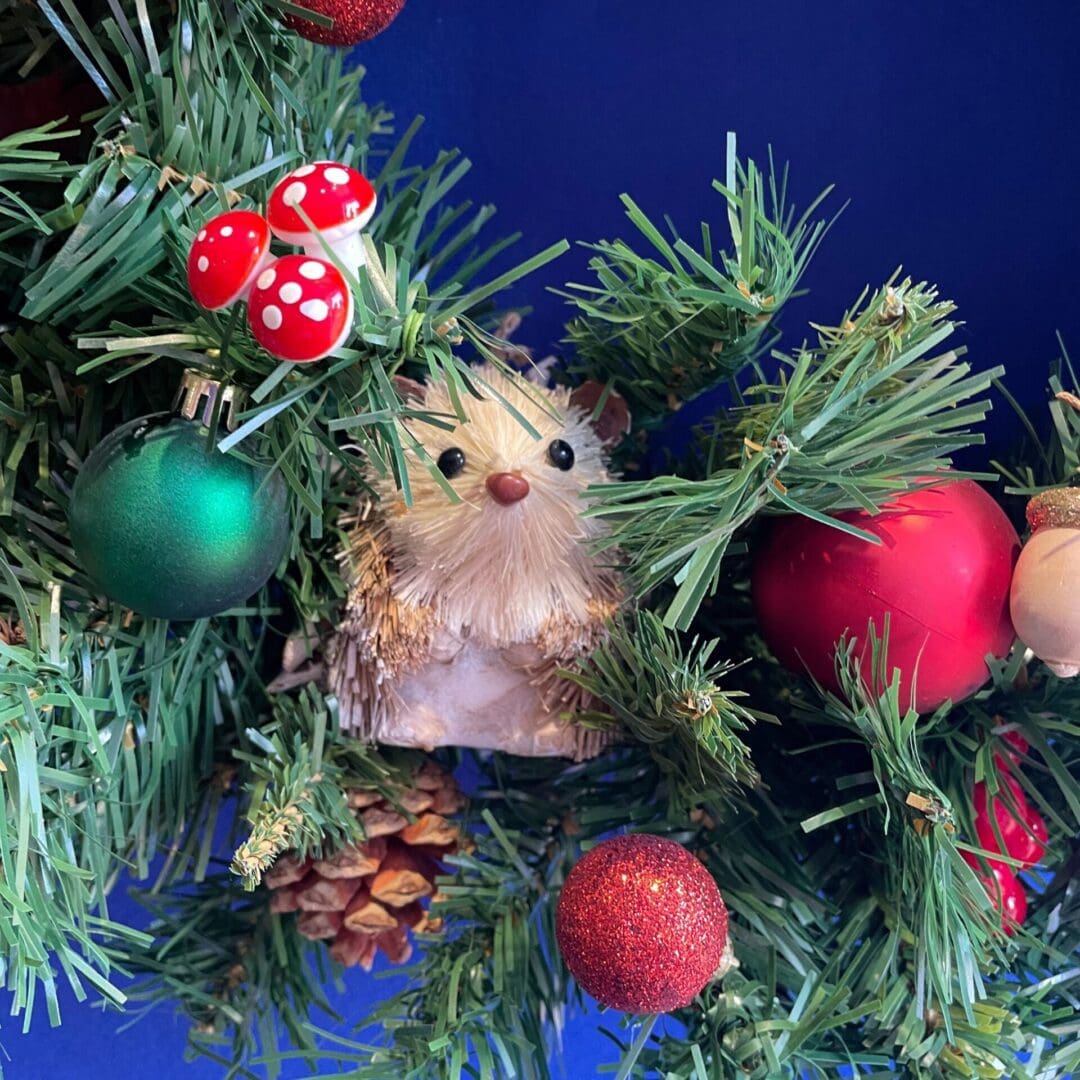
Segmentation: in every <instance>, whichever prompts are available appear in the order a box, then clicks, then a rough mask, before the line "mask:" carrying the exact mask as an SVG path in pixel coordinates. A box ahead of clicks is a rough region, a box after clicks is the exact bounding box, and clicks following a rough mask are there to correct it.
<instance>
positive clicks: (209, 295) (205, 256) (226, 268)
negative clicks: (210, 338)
mask: <svg viewBox="0 0 1080 1080" xmlns="http://www.w3.org/2000/svg"><path fill="white" fill-rule="evenodd" d="M271 259H273V256H272V255H271V254H270V226H269V225H268V224H267V222H266V220H265V219H264V218H263V217H262V215H261V214H256V213H255V211H254V210H230V211H229V212H228V213H225V214H219V215H218V216H217V217H216V218H212V219H211V220H210V221H208V222H207V223H206V225H205V226H203V228H202V229H200V230H199V234H198V235H197V236H196V237H195V241H194V243H192V245H191V251H190V252H189V253H188V263H187V278H188V287H189V288H190V289H191V295H192V296H194V297H195V301H196V303H198V304H200V305H201V306H202V307H204V308H207V309H208V310H210V311H217V310H218V309H219V308H227V307H229V306H230V305H232V304H235V303H236V302H237V300H243V299H244V298H245V297H246V296H247V294H248V291H249V290H250V289H251V285H252V283H253V282H254V281H255V279H256V278H257V277H258V276H259V274H260V273H261V272H262V270H263V269H264V267H265V266H266V264H267V263H268V262H269V261H270V260H271Z"/></svg>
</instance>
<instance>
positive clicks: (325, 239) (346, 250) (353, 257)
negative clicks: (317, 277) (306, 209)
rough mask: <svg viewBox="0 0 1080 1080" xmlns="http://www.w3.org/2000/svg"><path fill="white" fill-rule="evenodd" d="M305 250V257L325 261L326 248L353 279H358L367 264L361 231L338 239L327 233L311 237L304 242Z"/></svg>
mask: <svg viewBox="0 0 1080 1080" xmlns="http://www.w3.org/2000/svg"><path fill="white" fill-rule="evenodd" d="M324 244H325V245H326V246H325V247H324V246H323V245H324ZM303 248H304V254H305V255H311V256H312V257H313V258H316V259H325V258H326V248H329V249H330V250H331V251H332V252H333V253H334V254H335V255H336V256H337V257H338V260H339V261H340V263H341V265H342V266H344V267H345V269H346V270H348V271H349V273H350V274H351V275H352V276H353V277H356V275H357V272H358V271H359V269H360V267H361V266H363V265H364V264H365V263H366V262H367V255H366V253H365V251H364V241H363V239H362V238H361V233H360V230H359V229H357V230H356V231H355V232H350V233H347V234H346V235H345V236H338V237H336V238H335V237H333V236H332V234H331V233H325V232H324V233H320V234H317V235H314V236H311V237H310V238H309V239H307V240H305V241H304V244H303Z"/></svg>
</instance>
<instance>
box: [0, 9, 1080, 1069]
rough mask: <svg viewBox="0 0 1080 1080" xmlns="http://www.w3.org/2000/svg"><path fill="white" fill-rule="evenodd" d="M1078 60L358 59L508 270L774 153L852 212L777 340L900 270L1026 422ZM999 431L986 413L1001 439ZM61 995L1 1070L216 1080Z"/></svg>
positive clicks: (705, 36)
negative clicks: (1005, 379) (728, 151)
mask: <svg viewBox="0 0 1080 1080" xmlns="http://www.w3.org/2000/svg"><path fill="white" fill-rule="evenodd" d="M1078 54H1080V14H1078V13H1077V9H1076V6H1075V3H1071V2H1064V0H1039V2H1028V3H1015V2H1001V0H979V2H976V0H951V2H950V3H947V4H944V3H941V2H940V0H912V2H909V3H907V4H904V5H900V6H893V7H887V6H882V5H874V4H866V3H864V2H857V0H841V2H837V0H827V2H825V3H819V4H807V3H803V2H797V0H777V2H775V3H772V4H767V5H766V4H720V3H716V2H715V0H680V2H677V3H668V4H655V3H649V2H644V0H622V2H615V0H546V2H543V3H534V4H528V5H526V4H514V3H512V2H510V3H508V2H502V3H497V2H495V0H469V2H468V3H444V2H439V0H409V2H408V5H407V7H406V9H405V11H404V13H403V14H402V15H401V17H400V18H399V19H398V20H397V22H396V23H395V24H394V25H393V26H392V27H391V28H390V29H389V30H388V31H387V32H386V33H385V34H383V35H382V36H381V37H379V38H377V39H376V40H375V41H373V42H371V43H369V44H368V45H366V46H364V47H362V48H361V49H359V50H357V56H358V59H359V60H360V62H362V63H364V64H365V65H366V66H367V67H368V78H367V82H366V87H367V90H366V96H367V97H368V99H369V100H384V101H386V102H387V103H388V104H389V105H390V106H391V107H392V108H393V109H394V110H395V112H396V113H397V116H398V117H399V126H401V127H403V126H404V124H405V123H407V121H408V120H409V119H410V118H411V117H412V115H413V114H415V113H423V114H424V115H425V116H426V117H427V118H428V119H427V124H426V125H425V127H424V130H423V132H422V134H421V136H420V138H419V140H418V144H419V148H420V150H421V151H422V152H423V153H424V154H425V155H430V154H431V153H434V152H435V151H436V150H438V149H439V148H444V147H453V146H460V147H462V148H463V149H464V150H465V152H466V153H467V154H468V156H469V157H470V158H471V160H472V161H473V163H474V169H473V172H472V173H471V174H470V175H469V176H468V177H467V178H466V180H465V181H464V183H463V191H464V192H465V193H467V194H468V195H469V196H470V197H472V198H473V199H475V200H476V201H477V202H494V203H496V204H497V205H498V207H499V209H500V213H499V215H498V217H497V218H496V225H501V227H502V229H503V231H506V232H510V231H514V230H517V229H521V230H522V232H523V233H524V237H523V240H522V242H521V243H520V244H519V245H518V246H517V247H516V248H515V249H514V250H513V256H516V257H521V258H524V257H525V256H526V255H528V254H530V253H532V252H533V251H536V250H539V249H541V248H542V247H545V246H546V245H547V244H549V243H551V242H552V241H554V240H557V239H559V238H562V237H567V238H569V239H571V240H592V239H596V238H598V237H612V236H615V235H624V236H625V235H627V229H626V224H625V221H624V219H623V217H622V208H621V206H620V204H619V202H618V195H619V194H620V193H621V192H624V191H625V192H629V193H630V194H632V195H633V197H634V198H635V199H636V200H637V201H638V203H639V204H641V205H642V206H643V207H644V208H645V209H646V211H647V212H648V213H650V215H652V216H654V217H655V218H660V217H661V216H662V215H663V214H664V213H668V214H670V215H671V217H672V218H673V220H674V221H675V223H676V224H677V225H678V227H679V228H680V229H682V230H683V231H685V232H687V233H690V232H691V231H692V230H694V229H695V228H696V223H697V221H698V220H700V219H701V218H706V219H708V220H710V221H712V222H713V223H714V225H715V226H716V228H715V231H714V235H720V234H721V233H722V232H723V213H722V206H721V202H720V198H719V196H717V195H716V194H715V193H714V192H712V191H711V189H710V181H711V180H712V179H713V178H715V177H720V176H722V175H723V158H724V137H725V132H726V131H728V130H734V131H736V132H737V133H738V136H739V140H740V147H741V148H742V150H743V151H744V152H748V153H750V154H752V155H753V156H755V157H757V158H758V159H759V160H760V159H762V158H763V157H764V155H765V153H766V150H767V147H768V145H769V144H770V143H771V144H772V146H773V147H774V148H775V151H776V154H777V156H778V158H780V159H789V160H790V161H791V163H792V170H793V171H792V179H793V188H794V191H795V194H796V196H797V197H798V199H799V201H800V202H801V203H805V202H806V201H807V200H809V199H810V198H812V197H813V196H814V195H816V194H817V192H818V191H819V190H820V189H821V188H822V187H824V186H825V185H827V184H829V183H835V184H836V185H837V194H836V196H835V197H834V205H835V206H836V207H837V208H838V207H839V206H840V205H841V203H842V201H843V200H845V199H848V198H850V199H851V204H850V206H849V207H848V208H847V210H846V211H845V212H844V214H843V215H842V216H841V218H840V220H839V222H838V223H837V224H836V226H835V228H834V229H833V231H832V233H831V235H830V236H829V237H828V239H827V241H826V243H825V246H824V247H823V248H822V250H821V252H820V253H819V255H818V256H817V258H816V259H815V261H814V263H813V264H812V266H811V269H810V272H809V275H808V278H807V285H808V286H809V287H810V289H811V294H810V295H809V296H808V297H807V298H805V299H802V300H799V301H798V302H797V303H796V304H794V305H792V306H791V307H790V308H789V309H788V311H787V313H786V315H785V318H784V321H783V325H784V326H785V328H786V334H785V341H786V342H787V344H792V343H794V342H797V341H798V340H800V339H801V338H802V337H803V335H804V334H805V333H806V332H807V325H806V324H807V322H808V321H809V320H815V321H822V322H827V323H831V322H835V321H836V320H837V319H838V318H839V317H840V315H841V314H842V312H843V310H844V308H845V307H846V305H847V304H848V303H850V302H851V301H852V300H854V298H855V297H856V296H857V295H858V293H859V292H860V290H861V289H862V287H863V286H864V285H866V284H870V285H872V286H873V285H876V284H879V283H881V282H882V281H883V280H885V279H886V278H887V277H888V276H889V275H890V274H891V273H892V271H893V270H894V269H895V268H896V267H897V266H898V265H900V264H903V266H904V268H905V270H907V271H908V272H910V273H911V274H912V275H915V276H917V277H920V278H927V279H929V280H933V281H936V282H937V283H938V284H939V285H940V286H941V289H942V291H943V293H944V294H945V295H948V296H951V297H953V298H954V299H955V300H956V301H957V302H958V303H959V305H960V317H961V318H963V319H964V320H965V321H966V323H967V326H966V328H965V329H964V330H963V331H962V333H961V335H960V337H961V339H962V341H963V343H964V344H966V345H967V346H968V348H969V350H970V356H971V359H972V360H973V361H974V362H975V363H976V364H977V365H978V366H990V365H993V364H996V363H1005V364H1006V365H1007V366H1008V368H1009V373H1010V374H1009V384H1010V386H1011V388H1012V390H1013V391H1014V393H1016V394H1017V396H1018V397H1019V398H1020V400H1021V401H1022V402H1023V403H1025V405H1027V406H1030V407H1031V408H1033V409H1035V408H1037V407H1038V406H1039V405H1040V403H1041V402H1042V401H1043V400H1044V398H1045V392H1044V388H1043V386H1044V380H1045V374H1046V368H1047V363H1048V361H1050V360H1051V359H1052V358H1053V357H1054V355H1055V350H1056V344H1055V340H1054V332H1055V330H1061V332H1062V333H1063V335H1064V337H1065V339H1066V342H1067V343H1071V345H1072V346H1073V348H1074V351H1075V353H1076V354H1077V356H1078V357H1080V305H1078V304H1077V302H1076V295H1077V291H1078V286H1080V280H1078V275H1077V273H1076V265H1077V257H1078V255H1080V212H1078V209H1077V201H1078V200H1077V179H1076V178H1077V174H1078V171H1080V137H1078V135H1080V132H1078V126H1080V68H1078V65H1077V56H1078ZM585 259H586V255H585V253H583V252H582V251H581V250H580V249H579V250H575V251H574V252H572V253H571V254H569V255H567V256H566V257H565V258H563V259H562V260H560V261H559V262H557V263H555V264H554V265H552V266H550V267H548V268H546V269H545V270H544V271H543V272H542V273H541V274H539V275H537V276H536V278H534V279H533V280H532V281H531V283H530V284H529V285H528V287H521V288H519V289H517V290H516V291H515V292H514V294H513V295H512V296H511V297H510V298H509V300H510V302H512V303H517V304H524V303H529V304H531V305H532V306H533V307H534V308H535V314H534V315H533V316H531V317H530V318H529V319H528V320H527V321H526V323H525V325H524V327H523V329H522V332H521V333H520V335H519V336H520V338H521V340H522V341H523V342H527V343H529V344H532V345H534V346H536V347H537V348H538V349H540V350H547V349H549V348H551V347H553V346H554V345H555V344H556V343H557V341H558V339H559V338H560V336H561V333H562V329H561V328H562V322H563V319H564V317H565V315H564V312H565V309H564V308H563V306H562V303H561V301H560V300H559V299H558V298H556V297H554V296H552V295H551V294H549V293H547V292H546V291H545V288H546V287H547V286H557V285H561V284H562V283H564V282H565V281H568V280H574V281H581V280H583V278H584V266H585ZM511 261H512V257H510V256H508V257H507V258H506V259H505V260H504V264H506V265H508V264H509V263H510V262H511ZM1016 431H1017V428H1016V426H1015V424H1014V423H1013V422H1012V421H1011V420H1010V418H1009V416H1008V412H1007V408H1006V407H1005V406H1004V405H1003V404H1001V403H999V404H998V405H997V407H996V409H995V413H994V415H993V417H992V421H991V434H992V435H993V436H994V437H995V441H996V442H997V443H998V444H999V445H1003V444H1004V443H1005V442H1006V441H1007V440H1008V439H1009V438H1010V437H1011V436H1012V435H1014V434H1015V433H1016ZM116 910H117V911H118V912H124V911H129V910H130V908H129V907H128V906H126V903H125V901H123V900H119V901H118V903H117V907H116ZM387 986H388V984H387V983H384V982H373V981H372V980H371V979H370V978H369V977H364V976H356V977H352V978H350V979H349V980H348V982H347V990H346V992H345V993H344V994H343V995H335V1001H336V1003H337V1005H338V1007H339V1008H341V1009H342V1010H343V1011H344V1012H345V1013H346V1014H347V1015H349V1016H352V1017H355V1018H357V1019H362V1017H363V1016H364V1015H365V1014H366V1012H367V1010H368V1008H369V1006H370V1003H371V1001H373V1000H375V998H376V997H377V996H378V995H379V994H382V993H385V992H386V989H387ZM62 1005H63V1007H64V1017H65V1024H64V1026H63V1028H61V1029H60V1030H59V1031H51V1030H50V1029H49V1028H48V1025H47V1020H46V1017H45V1014H44V1009H40V1010H39V1015H38V1016H37V1017H36V1018H35V1022H34V1025H33V1028H32V1031H31V1033H30V1034H29V1035H26V1036H20V1035H19V1033H18V1024H17V1023H14V1022H12V1021H8V1022H7V1023H6V1024H4V1026H3V1029H2V1030H0V1040H2V1050H3V1053H5V1054H6V1055H7V1060H6V1061H5V1062H4V1065H5V1068H6V1069H7V1075H9V1076H11V1077H14V1078H19V1080H23V1078H38V1077H42V1078H44V1077H49V1078H62V1077H76V1076H78V1077H79V1078H80V1080H94V1078H97V1077H109V1078H113V1080H114V1078H116V1077H149V1076H153V1077H154V1078H155V1080H167V1078H172V1077H184V1078H187V1080H196V1078H201V1077H208V1078H209V1077H220V1076H221V1075H222V1071H223V1070H222V1069H221V1068H220V1067H218V1066H216V1065H212V1064H209V1063H206V1062H200V1063H197V1064H194V1065H184V1064H183V1063H182V1062H181V1051H182V1046H183V1041H184V1023H183V1021H182V1020H180V1019H178V1018H176V1017H174V1016H173V1015H172V1014H171V1013H170V1011H169V1010H168V1009H160V1010H158V1011H156V1012H155V1013H153V1014H151V1015H150V1016H149V1017H147V1018H145V1019H144V1020H142V1021H141V1022H140V1023H138V1024H136V1025H135V1026H133V1027H129V1028H127V1029H126V1030H124V1031H123V1032H119V1029H120V1027H121V1025H122V1023H123V1020H122V1019H119V1018H117V1017H116V1016H115V1015H110V1014H104V1015H103V1014H102V1013H101V1012H99V1011H97V1010H93V1009H91V1008H90V1007H88V1006H86V1005H78V1004H76V1003H74V1002H73V1001H72V999H71V998H70V996H67V997H65V998H64V999H63V1001H62ZM598 1023H599V1021H598V1018H597V1015H596V1014H595V1013H593V1014H592V1015H590V1016H588V1017H585V1018H583V1019H580V1020H575V1021H573V1022H572V1023H571V1026H570V1031H569V1034H568V1043H569V1045H570V1046H571V1047H572V1051H571V1053H570V1054H569V1055H568V1058H569V1062H570V1063H569V1064H568V1066H567V1075H568V1076H570V1077H571V1078H576V1077H586V1076H592V1075H594V1074H595V1070H596V1068H597V1066H598V1064H599V1063H601V1062H605V1061H611V1060H612V1059H613V1058H614V1057H615V1056H616V1055H615V1054H614V1052H613V1051H612V1050H611V1049H610V1043H608V1042H607V1040H605V1039H604V1038H603V1037H602V1036H601V1035H599V1034H598V1032H597V1027H598ZM303 1074H304V1070H303V1069H299V1068H298V1069H297V1070H295V1071H294V1072H293V1073H292V1074H291V1075H303ZM388 1080H392V1078H388Z"/></svg>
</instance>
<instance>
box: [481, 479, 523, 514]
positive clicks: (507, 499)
mask: <svg viewBox="0 0 1080 1080" xmlns="http://www.w3.org/2000/svg"><path fill="white" fill-rule="evenodd" d="M487 489H488V491H490V492H491V497H492V498H493V499H494V500H495V501H496V502H497V503H502V504H503V506H510V505H511V504H513V503H516V502H520V501H521V500H522V499H524V498H525V496H526V495H528V494H529V481H528V480H526V479H525V477H524V476H519V475H518V474H517V473H509V472H497V473H492V474H491V475H490V476H489V477H488V478H487Z"/></svg>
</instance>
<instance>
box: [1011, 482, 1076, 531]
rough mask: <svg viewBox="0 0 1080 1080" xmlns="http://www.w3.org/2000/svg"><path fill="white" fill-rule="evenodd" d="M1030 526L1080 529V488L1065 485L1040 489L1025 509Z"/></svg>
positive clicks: (1033, 527)
mask: <svg viewBox="0 0 1080 1080" xmlns="http://www.w3.org/2000/svg"><path fill="white" fill-rule="evenodd" d="M1025 514H1026V516H1027V523H1028V528H1029V529H1031V531H1032V532H1033V533H1034V532H1038V531H1039V530H1040V529H1080V488H1072V487H1063V488H1051V489H1050V490H1049V491H1040V492H1039V494H1038V495H1036V496H1035V497H1034V498H1033V499H1032V500H1031V501H1030V502H1029V503H1028V504H1027V510H1026V511H1025Z"/></svg>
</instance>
